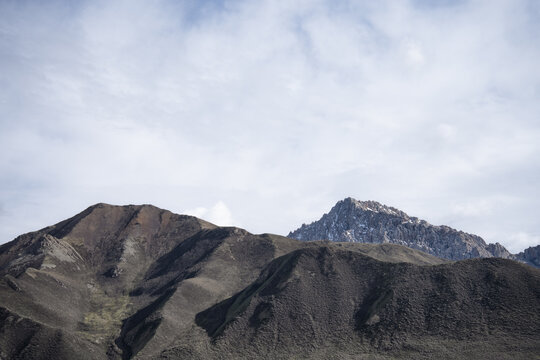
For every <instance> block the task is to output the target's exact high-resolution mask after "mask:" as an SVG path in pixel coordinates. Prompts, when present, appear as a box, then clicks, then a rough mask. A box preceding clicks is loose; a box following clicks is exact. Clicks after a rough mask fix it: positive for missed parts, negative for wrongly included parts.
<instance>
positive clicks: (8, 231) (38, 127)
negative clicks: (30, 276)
mask: <svg viewBox="0 0 540 360" xmlns="http://www.w3.org/2000/svg"><path fill="white" fill-rule="evenodd" d="M538 18H539V11H538V5H535V4H534V3H530V2H527V1H512V2H507V1H493V2H483V1H461V2H458V3H456V2H448V3H445V4H439V5H437V6H434V3H432V2H416V1H413V2H393V1H380V2H372V1H354V2H352V1H351V2H349V1H339V2H335V1H324V0H321V1H317V2H312V1H294V2H275V1H232V2H229V1H224V2H191V1H188V2H175V1H168V0H159V1H154V2H145V1H121V0H115V1H100V2H97V3H96V2H84V1H81V2H68V1H66V2H62V1H55V2H53V3H51V2H34V3H32V2H0V24H1V25H0V67H1V70H2V72H1V74H2V75H1V77H0V114H1V116H0V200H1V202H2V204H3V206H4V209H5V213H4V214H5V215H3V216H2V217H1V218H0V242H3V241H7V240H9V239H11V238H13V237H14V236H15V235H17V234H20V233H22V232H25V231H30V230H35V229H36V228H39V227H43V226H45V225H49V224H51V223H53V222H55V221H60V220H62V219H63V218H65V217H68V216H70V215H73V214H74V213H75V212H77V211H80V210H82V209H83V208H85V207H86V206H88V205H90V204H91V203H95V202H100V201H104V202H109V203H118V204H126V203H142V202H144V203H153V204H155V205H157V206H161V207H165V208H168V209H170V210H173V211H176V212H180V211H181V210H182V209H186V208H193V209H196V208H197V206H199V204H217V203H219V202H220V201H223V203H224V204H225V203H226V204H228V205H229V206H230V207H231V209H233V210H234V219H230V218H229V219H228V220H227V216H226V213H227V212H226V211H222V215H221V217H220V216H218V215H216V218H221V219H225V220H227V221H225V223H232V221H233V220H234V221H235V224H236V225H239V224H245V225H244V226H246V227H247V229H248V230H250V231H254V232H276V233H282V234H284V233H287V232H288V231H289V230H291V229H294V228H295V227H297V226H299V225H300V224H302V223H303V222H307V221H309V220H313V219H314V218H316V217H318V216H320V215H322V214H323V213H324V212H326V211H328V210H329V208H330V207H331V206H332V205H333V204H334V203H335V202H336V201H337V200H339V199H340V198H343V197H346V196H353V197H356V198H359V199H374V200H379V201H381V202H384V203H386V204H389V205H394V206H397V207H401V208H403V209H404V210H406V211H408V212H409V213H411V215H416V216H419V217H423V218H426V219H427V220H430V221H432V222H435V223H437V222H438V223H449V224H450V225H452V226H454V227H457V228H459V229H464V230H466V231H469V232H473V233H478V234H479V235H482V236H484V237H485V238H486V240H487V241H499V242H501V243H503V244H505V245H507V244H508V245H509V246H510V244H511V242H510V240H509V238H510V236H511V234H515V233H518V232H525V233H537V232H538V222H537V217H536V215H535V214H536V209H537V208H538V206H540V200H538V199H540V194H539V189H538V186H537V185H536V184H538V181H539V177H540V162H539V161H540V160H539V159H540V125H539V123H538V114H539V113H540V105H539V104H540V102H539V101H538V97H539V94H540V92H539V89H540V71H539V68H538V66H537V62H538V61H537V60H538V58H539V57H540V44H539V43H538V41H537V38H536V37H535V36H534V34H537V33H538V32H539V30H540V29H539V26H540V25H539V24H540V22H539V21H538ZM501 196H503V197H507V198H512V199H516V200H515V201H514V202H511V203H504V204H503V205H500V204H499V203H497V202H496V201H495V202H494V200H493V199H497V198H498V197H501ZM471 199H472V200H471ZM471 202H472V203H471ZM494 204H495V205H494ZM212 208H213V207H207V210H206V211H207V213H206V214H210V213H211V211H212ZM215 212H216V214H218V213H219V212H220V211H218V210H216V211H215ZM224 214H225V215H224ZM509 219H511V221H509ZM220 221H221V220H220ZM218 223H219V222H218Z"/></svg>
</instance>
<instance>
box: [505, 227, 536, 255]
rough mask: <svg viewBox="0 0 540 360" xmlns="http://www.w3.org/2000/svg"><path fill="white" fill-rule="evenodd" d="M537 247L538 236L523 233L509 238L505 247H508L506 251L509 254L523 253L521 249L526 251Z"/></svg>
mask: <svg viewBox="0 0 540 360" xmlns="http://www.w3.org/2000/svg"><path fill="white" fill-rule="evenodd" d="M537 245H540V236H539V235H531V234H528V233H525V232H518V233H516V234H512V235H511V236H510V238H509V242H508V244H507V247H508V250H510V252H512V253H518V252H520V251H523V249H526V248H528V247H530V246H537Z"/></svg>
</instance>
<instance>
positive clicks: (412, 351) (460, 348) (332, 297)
mask: <svg viewBox="0 0 540 360" xmlns="http://www.w3.org/2000/svg"><path fill="white" fill-rule="evenodd" d="M539 305H540V271H538V270H536V269H533V268H531V267H528V266H525V265H521V264H518V263H516V262H514V261H511V260H503V259H475V260H467V261H462V262H458V263H452V264H444V265H439V266H417V265H413V264H406V263H398V264H396V263H387V262H380V261H376V260H374V259H372V258H369V257H366V256H363V255H361V254H358V253H356V252H352V251H343V250H338V249H335V248H331V247H325V246H321V247H318V248H310V249H301V250H298V251H294V252H292V253H289V254H287V255H286V256H283V257H281V258H278V259H276V260H275V261H273V262H272V263H271V264H269V266H268V267H267V268H266V269H265V270H264V271H263V272H262V273H261V276H260V277H259V278H258V279H257V280H256V281H255V282H254V283H252V284H251V285H250V286H248V287H246V288H245V289H244V290H243V291H242V292H240V293H238V294H236V295H234V296H233V297H231V298H229V299H227V300H225V301H223V302H221V303H219V304H217V305H216V306H213V307H211V308H210V309H208V310H205V311H203V312H201V313H199V314H198V315H197V318H196V320H197V323H198V324H199V325H200V326H202V327H203V328H205V330H206V331H207V333H208V335H209V336H210V337H212V338H213V339H214V342H215V347H216V348H217V349H219V351H220V352H222V353H227V354H230V353H232V354H235V355H233V356H244V357H246V356H247V357H249V358H258V357H260V356H262V355H263V354H264V356H267V357H268V358H283V359H285V358H288V357H289V356H290V354H298V356H299V357H302V358H317V359H326V358H354V357H355V356H359V355H361V354H364V355H366V356H367V355H372V356H373V355H375V354H376V355H377V356H378V357H377V358H386V357H389V358H395V357H398V358H401V357H404V358H407V357H408V356H411V358H441V357H442V358H476V359H480V358H482V359H495V358H497V359H502V358H520V359H527V358H531V357H533V356H535V355H538V354H539V353H540V338H539V334H540V312H539V310H540V306H539ZM518 344H519V345H518Z"/></svg>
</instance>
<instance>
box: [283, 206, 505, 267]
mask: <svg viewBox="0 0 540 360" xmlns="http://www.w3.org/2000/svg"><path fill="white" fill-rule="evenodd" d="M288 236H289V237H291V238H294V239H298V240H304V241H310V240H321V239H329V240H331V241H346V242H360V243H376V244H381V243H394V244H400V245H404V246H408V247H410V248H413V249H418V250H421V251H424V252H426V253H428V254H431V255H435V256H438V257H441V258H444V259H449V260H463V259H470V258H477V257H501V258H514V256H513V255H512V254H510V253H509V252H508V250H506V249H505V248H504V247H503V246H502V245H501V244H499V243H496V244H489V245H488V244H486V243H485V241H484V240H483V239H482V238H481V237H479V236H476V235H472V234H467V233H464V232H462V231H458V230H455V229H452V228H450V227H448V226H435V225H431V224H429V223H427V222H426V221H424V220H419V219H418V218H415V217H411V216H409V215H407V214H405V213H404V212H402V211H400V210H398V209H395V208H392V207H389V206H385V205H381V204H379V203H378V202H375V201H358V200H355V199H352V198H347V199H344V200H341V201H339V202H338V203H337V204H336V205H335V206H334V207H333V208H332V209H331V210H330V212H329V213H328V214H324V215H323V216H322V217H321V219H320V220H318V221H315V222H313V223H311V224H309V225H305V224H304V225H302V226H301V227H300V228H299V229H297V230H295V231H292V232H291V233H289V235H288Z"/></svg>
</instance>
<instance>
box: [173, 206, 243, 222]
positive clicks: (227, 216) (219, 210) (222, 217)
mask: <svg viewBox="0 0 540 360" xmlns="http://www.w3.org/2000/svg"><path fill="white" fill-rule="evenodd" d="M182 213H183V214H186V215H192V216H196V217H198V218H201V219H204V220H207V221H209V222H211V223H213V224H216V225H219V226H233V225H234V220H233V216H232V213H231V211H230V210H229V208H228V207H227V205H225V203H224V202H223V201H218V202H217V203H215V204H214V205H213V206H212V207H211V208H205V207H196V208H194V209H188V210H184V211H183V212H182Z"/></svg>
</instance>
